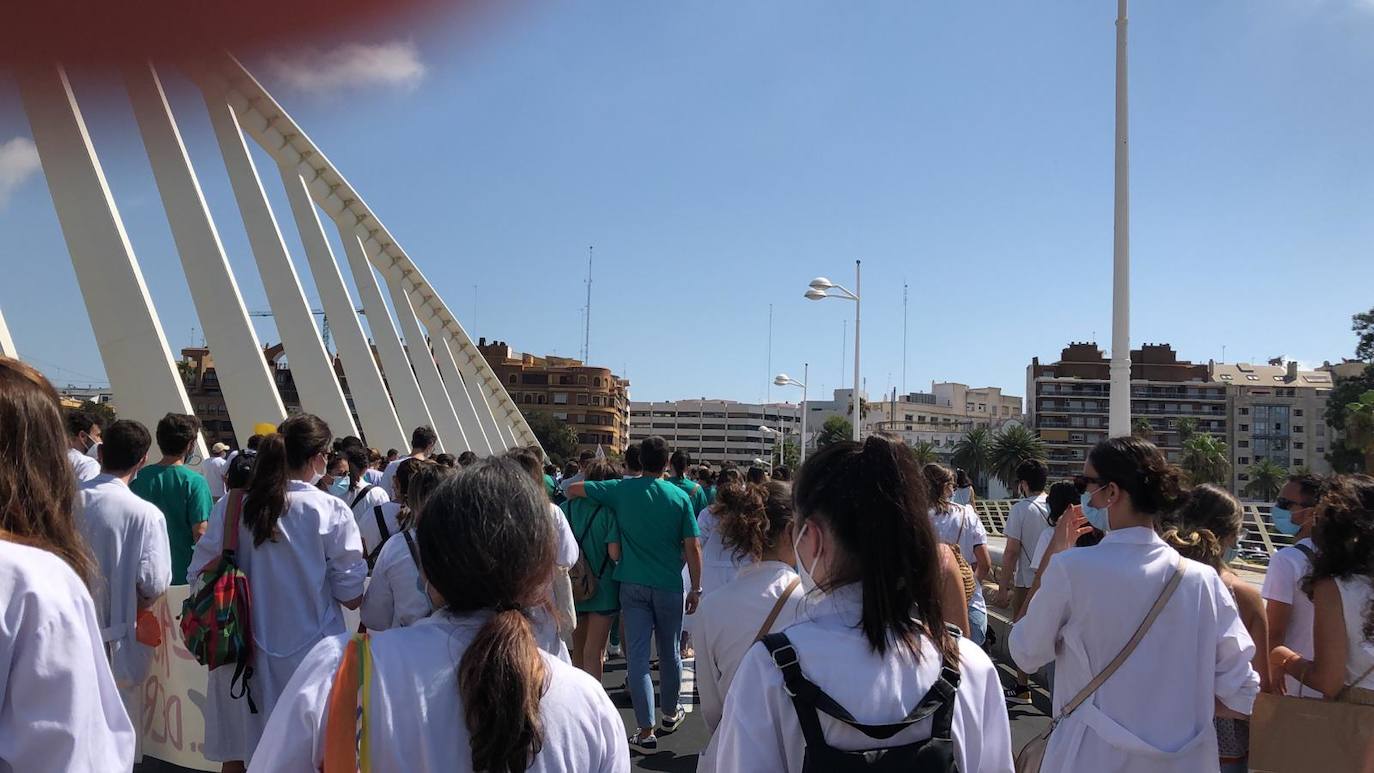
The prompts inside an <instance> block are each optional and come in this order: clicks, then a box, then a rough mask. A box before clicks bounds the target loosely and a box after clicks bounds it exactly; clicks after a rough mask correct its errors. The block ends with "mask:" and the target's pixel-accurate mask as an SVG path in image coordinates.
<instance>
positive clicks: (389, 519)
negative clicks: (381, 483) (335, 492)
mask: <svg viewBox="0 0 1374 773" xmlns="http://www.w3.org/2000/svg"><path fill="white" fill-rule="evenodd" d="M354 496H357V492H353V493H352V495H351V496H349V498H348V501H349V502H352V501H353V497H354ZM378 507H380V508H382V522H383V523H385V524H386V532H387V536H388V537H390V536H391V535H392V534H398V533H400V531H401V503H400V502H392V501H391V500H389V499H387V498H386V494H385V493H383V491H382V490H381V489H380V488H373V489H372V490H371V491H369V492H367V495H366V496H364V497H363V498H362V500H361V501H359V502H358V506H357V507H355V508H353V518H354V520H355V521H356V522H357V524H358V533H359V534H361V535H362V538H363V554H364V555H369V556H370V555H372V554H373V553H374V552H376V550H377V548H379V547H381V546H382V544H383V543H384V542H385V540H383V539H382V530H381V528H380V527H378V526H377V508H378Z"/></svg>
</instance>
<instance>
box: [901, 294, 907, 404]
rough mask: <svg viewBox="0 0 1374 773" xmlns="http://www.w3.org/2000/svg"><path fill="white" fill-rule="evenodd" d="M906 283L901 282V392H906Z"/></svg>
mask: <svg viewBox="0 0 1374 773" xmlns="http://www.w3.org/2000/svg"><path fill="white" fill-rule="evenodd" d="M906 307H907V284H906V282H902V394H906V337H907V336H906V334H907V324H906Z"/></svg>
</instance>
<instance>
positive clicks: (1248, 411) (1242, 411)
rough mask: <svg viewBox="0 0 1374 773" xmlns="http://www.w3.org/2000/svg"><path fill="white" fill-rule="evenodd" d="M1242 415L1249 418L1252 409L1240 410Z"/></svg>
mask: <svg viewBox="0 0 1374 773" xmlns="http://www.w3.org/2000/svg"><path fill="white" fill-rule="evenodd" d="M1240 415H1241V416H1249V415H1250V409H1249V408H1241V409H1240Z"/></svg>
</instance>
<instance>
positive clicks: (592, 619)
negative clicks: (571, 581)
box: [561, 459, 620, 679]
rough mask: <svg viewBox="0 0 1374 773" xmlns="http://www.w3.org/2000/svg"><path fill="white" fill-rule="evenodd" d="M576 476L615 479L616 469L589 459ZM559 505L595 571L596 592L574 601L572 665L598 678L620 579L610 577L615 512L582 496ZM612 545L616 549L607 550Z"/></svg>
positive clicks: (615, 534) (617, 606) (616, 541)
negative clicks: (575, 608) (575, 611)
mask: <svg viewBox="0 0 1374 773" xmlns="http://www.w3.org/2000/svg"><path fill="white" fill-rule="evenodd" d="M579 477H580V478H581V479H582V482H590V481H601V480H619V479H620V473H619V472H618V471H617V470H616V468H615V466H614V465H612V464H611V463H610V462H607V461H606V460H604V459H593V460H591V461H589V462H587V463H586V464H585V465H583V467H582V472H581V474H580V476H579ZM573 482H574V483H577V482H578V481H573ZM561 506H562V508H563V514H564V515H566V516H567V517H568V524H569V525H570V526H571V527H572V532H573V536H574V537H576V538H577V547H578V549H579V551H581V555H582V558H583V560H585V561H586V562H587V569H588V570H589V571H590V572H591V573H592V574H594V575H596V580H597V583H596V593H595V594H594V595H593V596H592V597H591V598H589V599H586V600H584V601H579V602H577V604H576V607H577V628H576V629H575V630H574V632H573V646H572V660H573V665H575V666H577V667H579V668H581V669H582V670H583V671H586V672H587V673H589V674H591V675H592V676H594V677H596V678H597V679H600V678H601V671H602V666H603V664H604V663H605V661H606V642H607V640H608V639H609V638H610V635H611V625H612V623H613V622H614V620H615V618H616V613H617V612H619V611H620V583H618V582H616V581H615V577H614V572H615V564H616V561H617V560H618V559H619V558H620V550H619V549H618V548H619V543H620V532H619V530H618V529H617V524H616V514H615V510H613V509H611V508H609V507H607V506H605V505H602V504H598V503H596V502H593V501H592V500H590V499H587V498H586V497H581V498H578V499H569V500H567V501H565V502H564V503H563V504H562V505H561ZM612 545H614V546H615V547H616V548H617V549H616V550H611V546H612Z"/></svg>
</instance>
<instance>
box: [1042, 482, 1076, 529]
mask: <svg viewBox="0 0 1374 773" xmlns="http://www.w3.org/2000/svg"><path fill="white" fill-rule="evenodd" d="M1081 494H1082V492H1080V491H1079V490H1078V487H1077V486H1075V485H1074V484H1073V483H1072V482H1070V481H1067V480H1061V481H1059V482H1058V483H1055V484H1054V485H1052V486H1050V490H1049V493H1047V494H1046V495H1045V507H1046V508H1048V509H1049V514H1048V515H1047V516H1046V517H1047V518H1048V520H1049V522H1050V525H1051V526H1054V525H1055V524H1057V523H1059V518H1060V517H1061V516H1063V515H1064V512H1065V511H1066V510H1068V509H1069V507H1070V506H1071V505H1076V504H1078V502H1079V499H1081V496H1080V495H1081Z"/></svg>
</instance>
